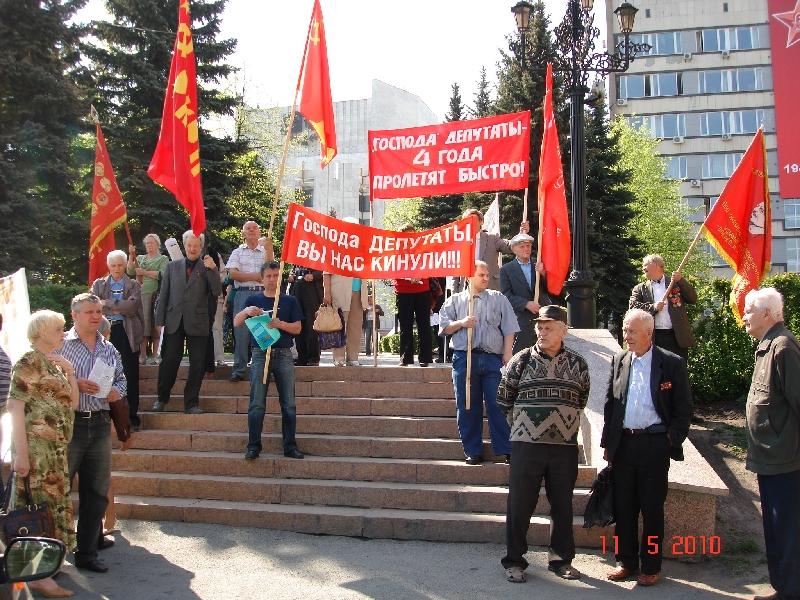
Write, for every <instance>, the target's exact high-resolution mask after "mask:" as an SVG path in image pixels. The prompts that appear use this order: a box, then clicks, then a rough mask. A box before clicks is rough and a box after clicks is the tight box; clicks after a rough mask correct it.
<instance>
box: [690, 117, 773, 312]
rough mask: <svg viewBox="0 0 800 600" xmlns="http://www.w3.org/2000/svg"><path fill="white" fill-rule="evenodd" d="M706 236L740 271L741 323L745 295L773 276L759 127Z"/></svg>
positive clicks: (735, 287)
mask: <svg viewBox="0 0 800 600" xmlns="http://www.w3.org/2000/svg"><path fill="white" fill-rule="evenodd" d="M702 231H703V234H704V235H705V236H706V239H707V240H708V242H709V243H710V244H711V245H712V246H714V248H715V249H716V250H717V252H719V254H720V255H721V256H722V258H724V259H725V261H726V262H727V263H728V264H729V265H730V266H731V268H732V269H733V270H734V271H735V272H736V274H735V275H734V276H733V281H732V289H731V298H730V304H731V308H732V309H733V314H734V315H736V319H737V320H738V321H740V322H741V319H742V314H743V313H744V297H745V296H746V295H747V292H749V291H750V290H754V289H757V288H758V286H759V285H760V284H761V280H762V279H763V278H764V276H765V275H766V274H767V273H769V270H770V261H771V256H772V216H771V214H770V200H769V185H768V179H767V159H766V150H765V146H764V131H763V130H762V129H759V130H758V132H757V133H756V135H755V137H754V138H753V141H752V142H750V147H749V148H748V149H747V152H745V153H744V156H743V157H742V160H741V162H739V166H738V167H736V170H735V171H734V172H733V175H731V178H730V179H729V180H728V183H726V184H725V189H724V190H722V194H720V197H719V199H718V200H717V202H716V204H714V208H712V209H711V211H710V212H709V213H708V216H707V217H706V220H705V223H703V226H702Z"/></svg>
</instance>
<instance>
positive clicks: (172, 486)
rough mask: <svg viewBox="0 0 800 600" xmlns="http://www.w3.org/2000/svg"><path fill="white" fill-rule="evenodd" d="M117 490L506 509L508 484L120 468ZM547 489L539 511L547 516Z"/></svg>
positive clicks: (583, 495)
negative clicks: (371, 479) (382, 480)
mask: <svg viewBox="0 0 800 600" xmlns="http://www.w3.org/2000/svg"><path fill="white" fill-rule="evenodd" d="M113 477H114V492H115V494H117V495H123V496H157V497H162V498H187V499H188V498H196V499H203V500H226V501H230V502H252V503H264V504H304V505H317V506H351V507H361V508H391V509H404V510H405V509H412V510H429V511H444V512H466V513H498V514H504V513H505V510H506V498H507V495H508V489H507V488H505V487H499V486H467V485H453V484H449V485H448V484H443V485H437V484H406V483H392V482H369V481H358V482H354V481H336V480H327V479H285V478H268V479H265V478H259V477H225V476H216V477H209V476H206V475H184V474H173V473H136V472H128V471H115V472H114V473H113ZM588 497H589V490H587V489H585V488H581V489H576V490H575V494H574V495H573V511H574V513H575V514H578V515H582V514H583V512H584V510H585V509H586V502H587V500H588ZM549 512H550V505H549V503H548V501H547V496H546V494H545V491H544V488H542V490H541V493H540V498H539V502H538V503H537V506H536V514H539V515H547V514H549Z"/></svg>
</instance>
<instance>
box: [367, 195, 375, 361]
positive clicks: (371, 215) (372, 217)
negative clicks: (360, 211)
mask: <svg viewBox="0 0 800 600" xmlns="http://www.w3.org/2000/svg"><path fill="white" fill-rule="evenodd" d="M370 195H371V194H370ZM374 220H375V207H374V204H373V202H372V198H371V197H370V199H369V226H370V227H374V226H375V225H374ZM371 281H372V333H370V335H371V336H372V366H373V367H377V366H378V285H377V283H378V280H377V279H373V280H371ZM367 297H369V294H367ZM367 310H369V308H367Z"/></svg>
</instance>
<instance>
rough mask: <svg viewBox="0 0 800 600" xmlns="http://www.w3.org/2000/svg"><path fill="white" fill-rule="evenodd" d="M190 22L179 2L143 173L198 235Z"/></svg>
mask: <svg viewBox="0 0 800 600" xmlns="http://www.w3.org/2000/svg"><path fill="white" fill-rule="evenodd" d="M191 22H192V20H191V17H190V15H189V0H180V6H179V7H178V33H177V35H176V36H175V47H174V49H173V51H172V64H171V65H170V67H169V78H168V80H167V92H166V97H165V98H164V114H163V115H162V117H161V133H160V134H159V136H158V144H156V150H155V152H154V153H153V158H152V159H151V160H150V167H149V168H148V169H147V174H148V175H149V176H150V179H152V180H153V181H155V182H156V183H157V184H159V185H161V186H163V187H165V188H167V189H168V190H169V191H170V192H172V193H173V194H174V195H175V198H177V199H178V202H180V203H181V204H182V205H183V206H184V208H186V210H188V211H189V217H190V219H191V223H192V231H194V233H195V235H200V234H201V233H202V232H203V231H204V230H205V228H206V210H205V206H204V205H203V189H202V186H201V183H200V140H199V126H198V122H197V117H198V107H197V75H196V67H195V58H194V43H193V42H192V29H191V26H190V25H191Z"/></svg>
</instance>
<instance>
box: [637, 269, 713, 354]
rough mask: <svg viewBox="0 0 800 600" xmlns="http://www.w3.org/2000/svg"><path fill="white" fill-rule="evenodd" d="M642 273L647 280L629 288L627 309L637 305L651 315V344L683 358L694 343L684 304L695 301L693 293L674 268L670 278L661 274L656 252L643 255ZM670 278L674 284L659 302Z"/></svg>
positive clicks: (694, 292) (695, 296) (689, 284)
mask: <svg viewBox="0 0 800 600" xmlns="http://www.w3.org/2000/svg"><path fill="white" fill-rule="evenodd" d="M642 272H643V273H644V274H645V276H646V277H647V281H645V282H644V283H640V284H638V285H637V286H636V287H634V288H633V291H632V292H631V299H630V301H629V302H628V308H640V309H642V310H644V311H647V312H649V313H650V314H651V315H653V317H655V324H656V325H655V336H654V338H653V342H654V343H655V345H656V346H658V347H659V348H663V349H664V350H669V351H670V352H674V353H675V354H677V355H678V356H681V357H683V360H686V359H687V357H688V352H689V350H688V349H689V346H694V336H693V335H692V325H691V323H689V315H688V314H687V313H686V304H687V303H689V304H694V303H695V302H697V292H696V291H695V289H694V287H692V284H691V283H689V282H688V281H686V280H685V279H684V278H683V277H682V276H681V274H680V273H679V272H677V271H676V272H674V273H673V274H672V279H671V280H670V279H667V278H666V276H665V274H664V259H663V258H661V257H660V256H659V255H658V254H648V255H647V256H645V257H644V259H643V260H642ZM671 281H674V282H675V284H674V285H673V286H672V289H671V290H670V293H669V298H667V300H666V301H662V300H661V299H662V298H663V297H664V294H665V293H666V291H667V288H668V287H669V285H670V282H671Z"/></svg>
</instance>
